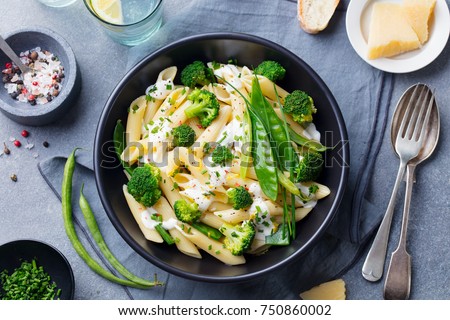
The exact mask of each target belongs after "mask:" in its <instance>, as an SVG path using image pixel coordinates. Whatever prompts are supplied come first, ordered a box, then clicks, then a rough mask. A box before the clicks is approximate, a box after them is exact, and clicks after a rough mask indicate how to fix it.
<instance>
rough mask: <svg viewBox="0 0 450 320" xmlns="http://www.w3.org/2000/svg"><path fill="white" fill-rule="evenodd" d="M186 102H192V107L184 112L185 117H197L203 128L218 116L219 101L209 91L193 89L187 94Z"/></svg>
mask: <svg viewBox="0 0 450 320" xmlns="http://www.w3.org/2000/svg"><path fill="white" fill-rule="evenodd" d="M188 100H190V101H192V105H190V106H189V107H187V108H186V109H185V110H184V112H185V114H186V116H187V117H188V118H193V117H198V119H199V120H200V124H201V125H202V127H203V128H206V127H208V126H209V125H210V124H211V122H213V121H214V119H216V118H217V116H218V115H219V109H220V104H219V101H217V98H216V96H215V94H214V93H212V92H210V91H207V90H201V89H194V91H192V92H191V93H190V94H189V96H188Z"/></svg>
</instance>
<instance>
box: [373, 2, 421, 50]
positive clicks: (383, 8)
mask: <svg viewBox="0 0 450 320" xmlns="http://www.w3.org/2000/svg"><path fill="white" fill-rule="evenodd" d="M368 45H369V52H368V58H369V59H377V58H381V57H391V56H394V55H397V54H400V53H403V52H406V51H410V50H414V49H417V48H420V46H421V45H420V41H419V38H418V37H417V34H416V33H415V32H414V29H413V28H412V27H411V26H410V24H409V23H408V20H407V18H406V14H405V13H404V11H403V8H402V5H401V4H397V3H389V2H377V3H375V4H374V5H373V11H372V18H371V21H370V32H369V39H368Z"/></svg>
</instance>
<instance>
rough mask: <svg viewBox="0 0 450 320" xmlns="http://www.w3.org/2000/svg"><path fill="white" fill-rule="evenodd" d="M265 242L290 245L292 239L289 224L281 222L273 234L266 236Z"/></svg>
mask: <svg viewBox="0 0 450 320" xmlns="http://www.w3.org/2000/svg"><path fill="white" fill-rule="evenodd" d="M265 243H266V244H270V245H276V246H287V245H289V244H290V240H289V227H288V224H287V223H282V224H280V226H279V227H278V230H277V231H276V232H275V233H273V234H271V235H270V236H266V239H265Z"/></svg>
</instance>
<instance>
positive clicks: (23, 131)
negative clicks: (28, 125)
mask: <svg viewBox="0 0 450 320" xmlns="http://www.w3.org/2000/svg"><path fill="white" fill-rule="evenodd" d="M20 134H21V135H22V137H24V138H26V137H28V136H29V135H30V133H29V132H28V131H27V130H22V132H21V133H20Z"/></svg>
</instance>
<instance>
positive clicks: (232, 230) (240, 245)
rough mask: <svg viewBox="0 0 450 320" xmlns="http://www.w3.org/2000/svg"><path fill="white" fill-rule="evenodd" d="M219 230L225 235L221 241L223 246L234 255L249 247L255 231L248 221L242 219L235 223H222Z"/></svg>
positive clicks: (238, 254)
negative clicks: (240, 221)
mask: <svg viewBox="0 0 450 320" xmlns="http://www.w3.org/2000/svg"><path fill="white" fill-rule="evenodd" d="M219 231H220V232H222V234H223V235H224V236H225V240H224V241H223V243H224V245H225V248H227V249H228V250H230V251H231V254H233V255H235V256H240V255H242V254H244V252H245V251H247V250H248V248H250V246H251V244H252V241H253V238H254V237H255V233H256V231H255V227H254V226H253V223H252V222H250V221H244V222H242V223H241V224H237V225H232V224H228V223H224V224H223V225H222V226H221V227H220V229H219Z"/></svg>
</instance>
